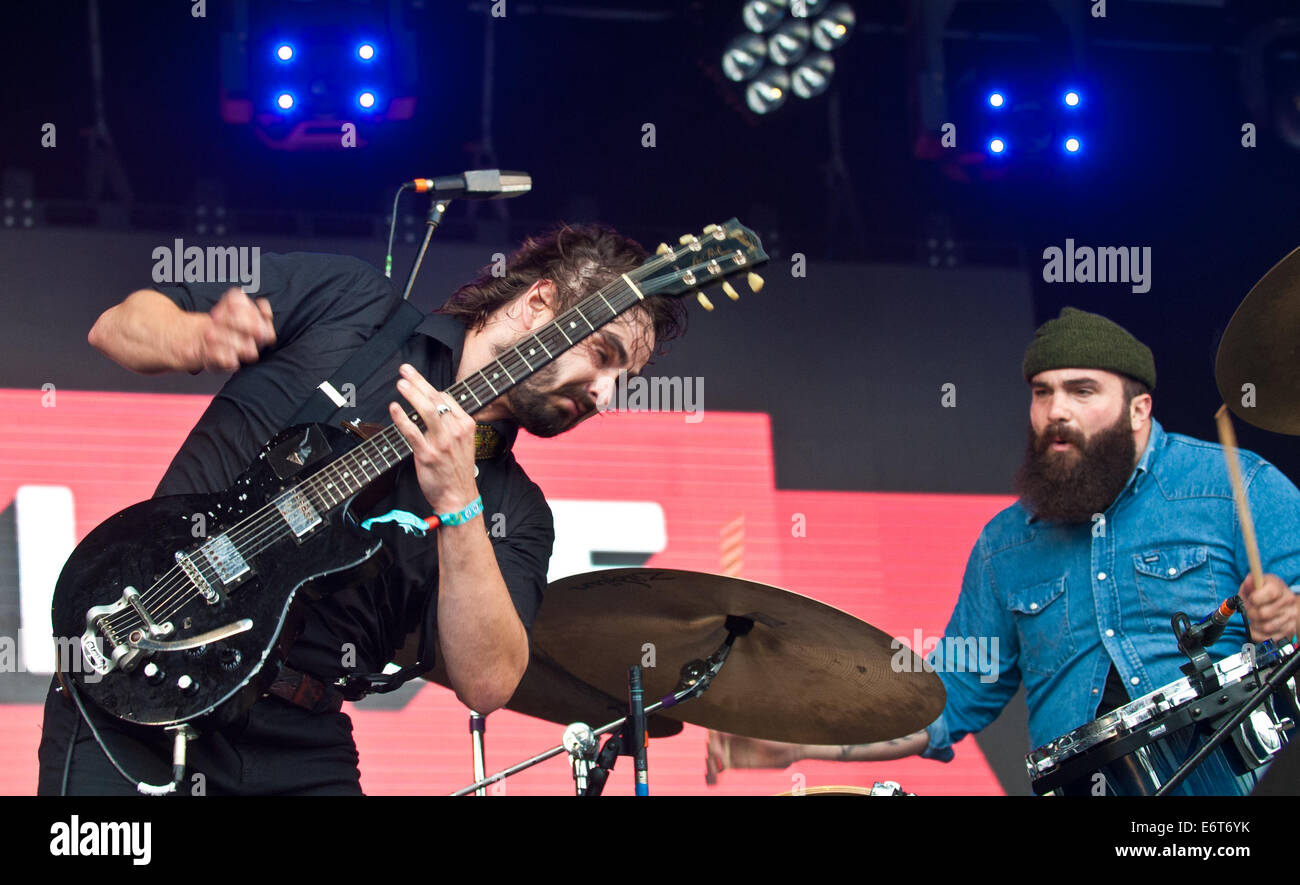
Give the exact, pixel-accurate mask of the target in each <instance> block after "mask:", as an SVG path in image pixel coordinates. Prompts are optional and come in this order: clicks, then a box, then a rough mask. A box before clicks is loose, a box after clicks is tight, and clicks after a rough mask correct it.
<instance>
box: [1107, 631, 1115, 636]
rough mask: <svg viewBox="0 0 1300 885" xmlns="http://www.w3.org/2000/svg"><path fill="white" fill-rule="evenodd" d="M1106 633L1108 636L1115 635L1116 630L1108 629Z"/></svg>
mask: <svg viewBox="0 0 1300 885" xmlns="http://www.w3.org/2000/svg"><path fill="white" fill-rule="evenodd" d="M1106 635H1107V636H1108V637H1109V636H1114V635H1115V631H1114V630H1107V631H1106Z"/></svg>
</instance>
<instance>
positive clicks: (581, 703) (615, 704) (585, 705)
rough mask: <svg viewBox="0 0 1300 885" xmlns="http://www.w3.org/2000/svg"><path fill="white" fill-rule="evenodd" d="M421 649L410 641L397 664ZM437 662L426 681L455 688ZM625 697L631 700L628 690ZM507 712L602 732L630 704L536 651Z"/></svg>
mask: <svg viewBox="0 0 1300 885" xmlns="http://www.w3.org/2000/svg"><path fill="white" fill-rule="evenodd" d="M419 647H420V643H419V636H418V635H415V634H413V635H412V636H411V637H408V639H407V644H406V647H405V648H403V649H402V650H401V651H400V652H398V654H397V656H396V657H397V660H396V663H398V664H401V665H402V666H406V665H408V664H413V663H415V660H416V655H417V654H418V653H419ZM434 658H435V660H436V661H437V663H436V664H435V665H434V667H433V669H431V670H430V671H429V672H428V673H425V674H424V676H423V678H424V679H427V680H429V681H430V682H436V683H438V684H439V685H441V686H444V687H446V688H451V680H449V679H448V678H447V670H446V668H445V667H444V666H443V663H442V655H441V654H436V653H435V655H434ZM623 696H624V697H625V698H626V696H627V689H626V687H625V688H624V689H623ZM506 709H507V710H514V711H515V712H516V713H523V714H524V715H525V716H535V717H537V718H538V719H545V720H546V721H547V722H555V723H557V724H559V725H568V724H569V723H571V722H585V723H587V724H588V725H590V726H591V727H592V728H599V727H600V726H602V725H604V724H606V723H607V722H613V721H614V720H616V719H622V718H623V717H624V716H626V715H627V701H626V700H621V701H620V700H618V699H617V698H614V697H611V696H610V695H607V694H605V693H604V692H603V691H600V690H599V689H596V688H593V687H592V686H590V685H588V684H587V683H585V682H583V681H582V680H581V679H578V678H577V677H576V676H574V675H572V674H571V673H569V672H567V671H566V670H565V669H564V668H563V667H561V666H560V665H559V664H557V663H555V661H553V660H551V658H550V657H549V656H548V655H547V654H546V653H545V652H544V651H542V650H540V649H538V648H536V647H534V648H532V649H530V651H529V656H528V669H527V670H525V671H524V678H523V679H521V680H520V681H519V687H518V688H516V689H515V693H514V695H512V696H511V698H510V701H509V702H508V703H507V704H506ZM681 730H682V724H681V723H680V722H678V721H676V720H673V719H668V718H666V717H664V716H650V717H648V718H647V719H646V731H647V732H649V734H650V737H653V738H661V737H672V736H673V735H675V734H678V733H680V732H681Z"/></svg>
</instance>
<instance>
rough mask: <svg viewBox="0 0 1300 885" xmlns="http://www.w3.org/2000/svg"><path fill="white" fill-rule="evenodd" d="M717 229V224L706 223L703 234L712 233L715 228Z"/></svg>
mask: <svg viewBox="0 0 1300 885" xmlns="http://www.w3.org/2000/svg"><path fill="white" fill-rule="evenodd" d="M717 229H718V226H717V225H716V224H710V225H707V226H706V227H705V228H704V234H705V236H708V235H709V234H711V233H713V232H714V231H715V230H717Z"/></svg>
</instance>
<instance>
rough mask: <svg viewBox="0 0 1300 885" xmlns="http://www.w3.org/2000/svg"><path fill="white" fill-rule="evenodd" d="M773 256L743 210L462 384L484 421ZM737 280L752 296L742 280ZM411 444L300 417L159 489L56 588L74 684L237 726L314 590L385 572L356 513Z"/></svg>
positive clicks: (83, 553) (462, 393)
mask: <svg viewBox="0 0 1300 885" xmlns="http://www.w3.org/2000/svg"><path fill="white" fill-rule="evenodd" d="M766 260H767V254H766V253H765V252H764V251H763V246H762V244H761V243H760V242H759V239H758V237H757V236H756V235H755V234H754V232H753V231H751V230H749V229H748V228H746V227H744V226H743V225H741V224H740V223H739V222H738V221H737V220H736V219H734V218H733V219H732V220H731V221H729V222H727V223H726V224H720V225H710V226H708V227H706V228H705V229H704V231H703V232H702V233H701V234H699V235H698V236H691V235H687V236H684V237H682V238H681V241H680V243H679V245H678V246H677V247H676V248H671V249H670V248H669V247H667V246H660V247H659V252H658V254H657V255H655V256H654V257H652V258H650V259H648V260H647V261H646V262H645V263H644V264H643V265H641V267H639V268H637V269H636V270H634V271H632V272H630V273H627V274H624V275H622V276H621V277H620V278H619V279H617V280H615V281H614V282H613V283H610V284H609V285H608V286H605V287H604V288H603V289H601V290H600V291H598V292H596V293H595V294H593V295H590V296H588V297H587V298H585V299H583V300H582V301H581V302H580V303H578V304H577V305H575V306H574V307H572V308H570V309H568V310H566V311H564V312H563V313H562V314H561V315H559V316H558V317H556V318H555V319H554V320H553V321H552V322H550V323H548V324H547V325H546V326H545V327H544V328H543V329H541V330H540V331H539V332H537V334H535V335H532V336H531V337H528V338H525V339H524V340H523V341H521V342H520V343H519V344H518V345H517V346H515V347H514V348H512V349H511V350H509V351H507V352H506V353H505V354H504V355H502V357H501V358H500V359H498V360H496V361H494V362H493V363H491V364H489V365H488V366H486V367H485V368H484V369H482V370H481V371H479V372H477V373H475V374H473V375H471V376H470V377H468V378H466V379H465V380H464V381H460V382H458V383H456V384H454V385H452V386H451V387H450V388H448V390H447V393H449V394H450V395H451V396H454V397H455V398H456V399H457V401H458V402H459V403H460V404H461V405H462V407H463V408H464V409H465V411H466V412H468V413H470V414H471V415H472V414H474V413H475V412H477V411H479V410H480V409H482V408H483V407H484V406H486V405H487V404H488V403H490V402H491V401H492V400H494V399H496V398H497V397H498V396H500V395H501V394H502V393H504V392H505V391H507V390H509V389H510V388H511V387H513V386H514V385H515V384H517V383H519V382H520V381H522V380H523V379H525V378H527V377H528V376H530V375H532V374H533V373H534V372H536V371H538V370H539V369H541V368H543V367H544V366H546V365H547V364H549V363H550V362H551V361H552V360H554V359H555V358H556V357H558V356H559V355H560V354H561V353H563V352H564V351H566V350H568V349H569V348H570V347H572V346H573V345H574V344H576V343H578V342H579V341H582V340H583V339H584V338H586V337H587V336H588V335H590V334H591V333H592V332H594V331H595V330H596V329H599V328H600V327H601V326H603V325H605V324H606V323H608V322H610V321H611V320H613V319H614V318H615V317H617V316H619V315H620V314H622V313H624V312H625V311H627V310H630V309H631V308H633V307H635V306H636V305H637V303H638V302H640V301H641V300H642V299H643V298H645V297H646V296H649V295H665V294H666V295H673V296H682V295H684V294H687V293H690V292H691V291H692V290H696V289H698V287H700V286H702V285H705V284H707V283H711V282H713V281H715V280H722V279H723V278H725V277H728V276H731V275H733V274H737V273H748V274H749V284H750V287H751V288H752V289H754V290H755V291H757V290H758V288H759V287H760V286H761V285H762V280H761V279H760V278H759V277H758V276H757V274H753V273H752V271H751V269H752V268H753V267H755V266H756V265H758V264H761V263H762V262H764V261H766ZM723 289H724V291H725V292H726V293H727V295H728V296H729V297H731V298H732V299H733V300H734V299H735V298H737V297H738V296H737V294H736V291H735V289H734V288H733V287H732V286H731V285H730V283H727V282H724V283H723ZM696 295H697V296H698V298H699V299H700V302H701V304H703V305H704V306H705V307H706V308H708V309H710V310H711V309H712V305H711V304H710V303H709V301H708V299H707V298H705V297H704V295H703V294H702V293H699V292H696ZM409 415H410V418H411V420H412V421H414V422H415V423H416V424H417V425H418V426H420V427H423V426H424V425H423V421H422V420H421V418H420V416H419V415H418V414H417V413H416V412H415V410H414V409H411V410H409ZM410 453H411V449H410V446H409V445H408V444H407V443H406V440H405V439H404V438H403V437H402V435H401V434H400V433H399V432H398V430H397V428H396V426H395V425H392V424H390V425H388V427H387V428H385V429H384V430H382V431H380V432H378V433H376V434H374V435H373V436H370V437H369V438H368V439H366V440H364V441H360V440H359V439H357V438H355V437H353V436H351V435H349V434H348V433H346V432H344V431H343V430H340V429H337V428H333V427H329V426H327V425H322V424H304V425H299V426H296V427H291V428H289V429H287V430H285V431H283V432H282V433H280V434H278V435H277V436H276V437H275V438H274V439H272V440H271V441H270V442H268V443H267V444H266V445H265V446H263V447H262V449H261V451H260V452H259V454H258V456H257V459H256V460H255V461H254V462H253V463H252V465H250V466H249V468H248V469H247V470H245V471H244V473H242V474H241V475H240V477H239V478H238V479H236V480H235V483H234V485H233V486H231V487H230V488H229V489H226V490H225V491H223V492H218V493H215V494H212V495H174V496H169V497H164V498H155V499H152V500H149V501H144V502H142V503H140V504H136V505H135V506H133V507H128V508H127V509H125V510H123V511H122V512H120V513H117V514H115V515H114V516H111V517H109V518H108V519H107V520H105V521H104V522H103V523H102V524H101V525H100V526H98V527H97V528H96V529H95V530H94V531H92V532H91V533H90V534H89V535H87V536H86V538H85V539H84V540H83V541H82V542H81V543H80V544H78V545H77V548H76V550H74V551H73V552H72V555H71V556H70V557H69V558H68V561H67V563H65V564H64V567H63V572H62V574H60V576H59V580H58V584H57V585H56V587H55V590H54V604H53V618H52V620H53V627H54V635H55V637H56V638H59V637H61V638H62V641H61V644H68V643H69V641H71V644H72V647H73V648H79V650H80V652H81V654H80V660H79V661H78V660H76V656H75V655H74V656H68V657H69V658H70V660H69V661H61V662H60V667H61V674H60V675H61V678H63V679H65V680H70V681H72V682H73V683H74V684H75V687H76V689H77V690H78V692H79V694H80V695H81V696H82V697H85V698H88V699H89V700H90V701H92V702H93V703H94V704H95V705H96V706H98V707H99V708H101V709H102V710H104V711H105V712H107V713H109V714H111V715H113V716H116V717H117V718H119V719H122V720H125V721H127V722H134V723H138V724H142V725H156V726H173V725H179V724H181V723H193V724H202V725H212V724H217V725H219V724H221V723H224V722H227V721H230V720H231V719H233V718H234V717H235V716H237V715H239V714H240V713H242V712H243V711H244V710H245V709H247V708H248V707H249V706H251V705H252V704H253V702H254V701H256V699H257V698H258V697H259V696H260V695H261V694H262V692H263V691H265V690H266V688H267V687H268V686H269V685H270V683H271V681H272V680H273V679H274V677H275V675H276V673H277V672H278V670H279V666H280V663H281V661H282V660H283V658H284V655H285V654H286V652H287V651H288V646H289V644H290V643H291V642H292V640H293V638H294V637H295V635H296V628H297V625H299V624H300V622H301V614H302V612H301V610H300V608H299V606H300V605H301V604H302V599H303V597H304V596H305V597H311V596H319V595H321V594H323V593H328V592H330V591H331V590H334V589H337V588H339V587H342V586H347V585H348V584H349V583H353V582H357V581H361V580H365V579H366V571H367V569H374V568H376V567H382V565H378V566H377V565H376V564H377V563H382V562H383V560H384V558H383V557H377V556H376V554H377V553H378V552H379V551H380V549H381V547H382V544H381V542H380V541H379V539H378V538H377V537H376V536H374V535H372V534H370V533H369V532H366V531H363V530H361V529H360V527H359V526H358V524H357V521H356V518H355V516H354V515H353V514H352V512H351V509H352V505H353V504H354V502H359V499H364V497H365V496H366V494H367V492H368V491H372V490H373V489H374V488H376V487H378V486H379V483H378V481H379V480H380V478H381V477H384V476H385V474H387V473H388V472H389V471H390V470H391V468H393V467H395V466H396V465H397V464H398V463H400V462H401V461H402V460H403V459H404V458H406V457H407V456H408V455H410ZM196 515H200V516H201V519H199V520H196V519H195V517H196ZM200 523H202V524H203V525H202V531H200V530H199V526H200ZM196 534H197V535H199V536H198V537H196Z"/></svg>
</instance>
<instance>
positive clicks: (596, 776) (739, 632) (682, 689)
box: [451, 615, 754, 796]
mask: <svg viewBox="0 0 1300 885" xmlns="http://www.w3.org/2000/svg"><path fill="white" fill-rule="evenodd" d="M725 627H726V630H727V638H726V639H725V640H723V642H722V645H720V646H718V648H717V650H716V651H715V652H714V653H713V654H711V655H709V657H708V659H707V660H703V661H701V660H694V661H689V662H688V663H686V664H685V665H684V666H683V667H682V670H681V679H680V681H679V682H678V683H677V688H676V689H674V690H673V693H672V694H669V695H665V696H664V697H662V698H660V699H659V700H658V701H656V702H654V703H653V704H650V705H648V706H646V707H645V708H644V711H643V712H644V714H645V715H647V716H648V715H650V714H651V713H657V712H658V711H660V710H662V709H664V708H666V707H672V706H674V705H676V704H679V703H681V702H682V701H685V700H689V699H691V698H694V697H698V696H699V695H701V694H703V693H704V692H705V691H707V690H708V688H709V685H710V684H711V683H712V682H713V680H714V678H715V677H716V676H717V675H718V673H719V672H721V670H722V665H723V664H725V663H726V662H727V656H728V655H730V654H731V646H732V645H733V644H734V643H735V641H736V639H737V638H739V637H741V636H745V635H747V634H748V633H749V632H750V631H751V630H753V629H754V621H753V620H752V619H750V618H746V617H742V616H740V615H728V616H727V619H726V622H725ZM630 690H631V689H630V688H629V692H630ZM630 718H631V717H629V716H624V717H623V718H622V719H617V720H615V721H614V722H610V723H607V724H606V725H602V726H601V727H600V728H597V729H594V730H592V732H591V735H592V737H593V738H594V737H598V736H599V735H602V734H610V733H611V732H617V733H616V734H613V735H611V737H610V738H609V739H608V740H607V741H605V746H604V747H602V748H601V751H600V755H599V757H597V759H596V762H595V763H594V764H593V765H592V766H591V770H590V771H589V772H587V773H586V774H587V789H586V791H585V792H583V791H581V790H580V791H579V795H583V796H598V795H600V790H601V788H603V787H604V785H605V780H606V778H608V777H609V771H610V770H611V769H612V768H613V767H614V761H615V760H616V759H617V757H618V756H620V755H623V754H624V752H625V750H626V751H627V752H628V753H629V754H630V753H631V752H632V750H631V748H628V747H627V746H626V744H627V741H625V740H624V737H623V736H624V731H623V727H624V725H625V724H626V723H627V722H628V721H629V719H630ZM643 727H644V726H643ZM642 734H643V735H644V731H642ZM641 743H642V745H643V747H644V744H645V739H644V737H643V738H642V741H641ZM565 752H573V751H572V750H571V748H570V747H568V746H565V744H564V743H561V744H560V746H558V747H552V748H551V749H549V750H547V751H546V752H544V753H539V754H538V755H536V756H534V757H533V758H531V759H526V760H524V761H523V762H520V763H518V764H517V765H512V766H510V767H509V768H506V769H504V770H502V771H498V772H497V773H496V774H493V775H490V776H488V777H485V778H480V779H479V780H478V781H476V782H474V783H472V784H470V785H469V786H468V787H464V788H463V789H460V790H457V791H456V792H454V793H452V794H451V795H453V796H466V795H469V794H470V793H473V792H474V791H475V790H479V789H482V788H483V787H486V786H489V785H491V784H494V783H496V782H497V781H499V780H504V779H505V778H507V777H509V776H510V775H512V774H518V773H519V772H521V771H523V770H524V769H526V768H532V767H533V766H534V765H537V764H538V763H541V762H545V761H546V760H547V759H550V758H552V757H554V756H558V755H560V754H561V753H565ZM575 776H576V772H575ZM638 795H644V794H642V793H640V792H638Z"/></svg>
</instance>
